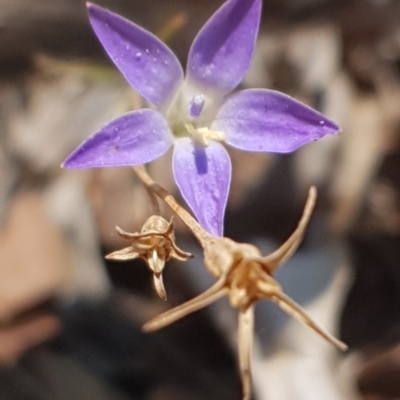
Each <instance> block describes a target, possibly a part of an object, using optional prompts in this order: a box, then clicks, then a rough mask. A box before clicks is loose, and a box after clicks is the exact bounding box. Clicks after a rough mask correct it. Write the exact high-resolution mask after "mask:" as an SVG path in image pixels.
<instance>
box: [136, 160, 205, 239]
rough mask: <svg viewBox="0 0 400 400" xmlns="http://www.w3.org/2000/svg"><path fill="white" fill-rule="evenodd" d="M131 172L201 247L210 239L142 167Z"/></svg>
mask: <svg viewBox="0 0 400 400" xmlns="http://www.w3.org/2000/svg"><path fill="white" fill-rule="evenodd" d="M133 170H134V172H135V173H136V175H137V177H138V178H139V179H140V180H141V181H142V182H143V184H144V185H145V186H146V188H147V189H148V190H149V191H151V192H153V193H154V194H156V195H157V196H158V197H159V198H160V199H161V200H163V201H164V202H165V203H166V204H167V205H168V207H169V208H171V210H172V211H173V212H174V213H175V214H176V215H178V216H179V218H180V219H181V220H182V221H183V222H184V223H185V225H186V226H187V227H188V228H189V229H190V230H191V231H192V233H193V235H194V236H195V237H196V238H197V240H198V241H199V242H200V244H201V245H202V246H204V245H205V244H206V243H207V242H208V241H209V240H210V239H211V238H212V236H211V235H210V234H209V233H208V232H207V231H206V230H205V229H204V228H203V227H202V226H201V225H200V224H199V223H198V222H197V221H196V219H195V218H193V217H192V216H191V215H190V214H189V213H188V212H187V211H186V210H185V209H184V208H183V207H182V206H181V205H180V204H179V203H178V202H177V201H176V200H175V198H174V197H173V196H172V195H171V194H169V193H168V191H167V190H166V189H164V188H163V187H162V186H160V185H159V184H158V183H156V182H154V181H153V179H152V178H151V177H150V176H149V174H148V173H147V172H146V170H145V168H144V167H143V166H142V165H140V166H137V167H133Z"/></svg>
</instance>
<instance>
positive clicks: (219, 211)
mask: <svg viewBox="0 0 400 400" xmlns="http://www.w3.org/2000/svg"><path fill="white" fill-rule="evenodd" d="M172 167H173V173H174V177H175V181H176V184H177V185H178V187H179V189H180V191H181V193H182V196H183V198H184V199H185V201H186V203H187V204H188V205H189V207H190V208H191V209H192V211H193V213H194V215H195V216H196V218H197V219H198V220H199V222H200V223H201V224H202V225H203V227H204V228H205V229H207V230H208V231H209V232H210V233H211V234H213V235H215V236H222V234H223V230H224V213H225V207H226V201H227V199H228V192H229V185H230V181H231V160H230V158H229V155H228V153H227V151H226V150H225V148H224V146H222V145H221V144H220V143H218V142H215V141H210V143H209V146H208V147H202V146H200V145H197V144H195V143H194V142H193V141H192V140H191V139H190V138H182V139H178V140H177V141H176V143H175V147H174V155H173V161H172Z"/></svg>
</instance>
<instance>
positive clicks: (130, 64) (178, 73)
mask: <svg viewBox="0 0 400 400" xmlns="http://www.w3.org/2000/svg"><path fill="white" fill-rule="evenodd" d="M88 13H89V19H90V23H91V25H92V27H93V30H94V31H95V33H96V35H97V37H98V38H99V40H100V42H101V44H102V45H103V47H104V49H105V50H106V52H107V53H108V55H109V56H110V58H111V59H112V61H113V62H114V63H115V65H116V66H117V67H118V69H119V70H120V71H121V72H122V74H123V75H124V76H125V78H126V80H127V81H128V82H129V83H130V84H131V85H132V86H133V87H134V88H135V89H136V90H137V91H138V92H139V93H140V94H141V95H142V96H143V97H144V98H145V99H146V100H148V101H149V102H151V103H153V104H155V105H157V106H160V107H162V106H163V105H165V104H167V103H168V102H169V101H171V100H172V98H173V96H174V94H175V93H176V91H177V89H178V88H179V86H180V84H181V83H182V81H183V71H182V67H181V65H180V63H179V61H178V59H177V58H176V56H175V55H174V53H173V52H172V51H171V50H170V49H169V48H168V47H167V46H166V45H165V44H164V43H162V42H161V41H160V40H159V39H158V38H157V37H156V36H154V35H153V34H151V33H150V32H148V31H146V30H145V29H143V28H141V27H140V26H138V25H136V24H134V23H132V22H130V21H128V20H127V19H125V18H123V17H121V16H119V15H117V14H114V13H112V12H110V11H108V10H106V9H104V8H101V7H99V6H96V5H94V4H89V5H88Z"/></svg>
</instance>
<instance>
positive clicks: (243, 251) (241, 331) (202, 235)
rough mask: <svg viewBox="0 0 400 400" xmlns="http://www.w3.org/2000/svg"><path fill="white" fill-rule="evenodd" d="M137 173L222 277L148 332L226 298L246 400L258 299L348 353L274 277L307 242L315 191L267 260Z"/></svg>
mask: <svg viewBox="0 0 400 400" xmlns="http://www.w3.org/2000/svg"><path fill="white" fill-rule="evenodd" d="M135 170H136V173H137V175H138V176H139V177H140V178H141V179H142V181H143V182H144V183H145V184H146V185H147V186H148V187H149V188H150V189H152V190H153V191H154V193H155V194H157V195H158V196H159V197H161V198H162V199H163V200H164V201H165V202H166V203H167V204H168V205H169V206H170V207H171V208H172V210H173V211H175V212H176V213H177V214H178V215H179V216H180V217H181V219H182V220H183V221H184V222H185V224H186V225H187V226H188V227H189V229H190V230H191V231H192V232H193V234H194V235H195V236H196V238H197V239H198V241H199V242H200V244H201V246H202V247H203V250H204V265H205V267H206V268H207V270H208V271H209V272H210V273H211V274H212V275H214V276H215V277H216V278H217V281H216V283H215V284H214V285H213V286H212V287H211V288H209V289H208V290H206V291H205V292H204V293H202V294H200V295H198V296H197V297H195V298H193V299H192V300H189V301H187V302H186V303H184V304H181V305H179V306H177V307H175V308H172V309H171V310H169V311H166V312H165V313H163V314H161V315H159V316H157V317H155V318H153V319H152V320H150V321H149V322H147V323H146V324H145V325H144V326H143V330H144V331H145V332H152V331H155V330H158V329H160V328H163V327H165V326H167V325H170V324H172V323H173V322H175V321H177V320H179V319H181V318H183V317H185V316H187V315H188V314H191V313H193V312H195V311H198V310H200V309H201V308H203V307H206V306H208V305H210V304H211V303H213V302H214V301H216V300H218V299H220V298H221V297H223V296H227V297H228V299H229V302H230V304H231V306H232V307H234V308H237V309H238V311H239V321H238V348H239V352H238V353H239V364H240V372H241V377H242V384H243V399H244V400H249V399H250V398H251V365H250V357H251V350H252V345H253V338H254V305H255V303H256V302H257V301H259V300H264V299H267V300H271V301H272V302H274V303H276V304H277V305H278V306H279V307H280V308H281V309H282V310H283V311H285V312H286V313H288V314H289V315H290V316H292V317H294V318H296V319H298V320H300V321H301V322H302V323H304V324H306V325H307V326H309V327H310V328H311V329H313V330H314V331H315V332H316V333H317V334H319V335H320V336H321V337H323V338H324V339H326V340H327V341H328V342H330V343H331V344H333V345H334V346H336V347H337V348H338V349H340V350H346V349H347V346H346V345H345V344H344V343H343V342H341V341H340V340H338V339H336V338H335V337H333V336H332V335H330V334H329V333H328V332H326V331H325V330H324V329H322V328H321V327H319V326H318V325H317V324H316V323H315V322H314V321H313V320H312V319H311V318H310V317H309V316H308V315H307V314H306V312H305V310H303V309H302V308H301V307H300V306H299V305H298V304H297V303H296V302H295V301H293V300H292V299H291V298H290V297H288V296H287V295H286V294H285V293H284V292H283V290H282V288H281V286H280V285H279V283H278V282H277V281H276V280H275V279H274V278H273V273H274V272H275V271H276V270H277V269H278V268H279V266H280V265H282V264H283V263H284V262H285V261H286V260H287V259H288V258H289V257H290V256H291V255H292V254H293V253H294V252H295V251H296V249H297V248H298V246H299V244H300V243H301V241H302V239H303V236H304V232H305V229H306V227H307V224H308V222H309V219H310V217H311V214H312V211H313V208H314V205H315V201H316V195H317V192H316V189H315V188H314V187H312V188H311V189H310V191H309V195H308V199H307V202H306V206H305V208H304V212H303V216H302V217H301V219H300V222H299V224H298V226H297V228H296V229H295V231H294V232H293V233H292V235H291V236H290V237H289V238H288V239H287V240H286V242H285V243H284V244H283V245H282V246H281V247H279V248H278V249H277V250H276V251H274V252H273V253H271V254H269V255H268V256H262V255H261V253H260V251H259V249H258V248H257V247H255V246H253V245H251V244H247V243H237V242H235V241H233V240H231V239H228V238H225V237H222V238H221V237H215V236H212V235H210V234H209V233H208V232H206V231H205V230H204V229H203V228H202V227H201V226H200V225H199V224H198V223H197V221H195V220H194V219H193V218H192V217H191V216H190V215H189V214H188V213H187V212H186V211H185V210H184V209H183V208H182V207H180V206H179V204H178V203H177V202H176V201H175V199H174V198H173V197H172V196H171V195H169V194H168V193H167V192H166V191H165V190H164V189H163V188H161V187H160V186H159V185H156V184H155V183H154V182H152V181H151V179H150V178H149V177H148V175H147V174H146V173H145V172H144V170H143V169H135Z"/></svg>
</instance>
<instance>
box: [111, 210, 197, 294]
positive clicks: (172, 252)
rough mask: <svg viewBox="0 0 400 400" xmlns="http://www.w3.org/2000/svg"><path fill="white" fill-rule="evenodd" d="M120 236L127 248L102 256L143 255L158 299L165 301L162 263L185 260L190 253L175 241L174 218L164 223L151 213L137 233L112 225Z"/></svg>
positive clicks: (133, 256) (118, 257) (126, 257)
mask: <svg viewBox="0 0 400 400" xmlns="http://www.w3.org/2000/svg"><path fill="white" fill-rule="evenodd" d="M116 229H117V232H118V234H119V235H120V236H122V237H123V238H124V239H127V240H129V241H130V242H131V245H130V246H129V247H126V248H125V249H122V250H117V251H114V252H113V253H111V254H108V255H107V256H106V258H107V259H109V260H119V261H126V260H132V259H135V258H139V257H140V258H143V259H144V260H145V261H146V263H147V265H148V267H149V268H150V270H151V271H152V272H153V278H154V287H155V289H156V292H157V294H158V295H159V296H160V298H161V299H163V300H167V294H166V291H165V288H164V283H163V278H162V272H163V269H164V265H165V262H166V261H168V260H170V259H171V258H176V259H177V260H180V261H187V260H189V259H190V258H192V257H193V256H192V254H190V253H186V252H185V251H183V250H181V249H180V248H179V247H178V246H177V245H176V244H175V235H174V220H173V218H171V221H170V222H168V221H167V220H166V219H164V218H163V217H160V216H159V215H153V216H151V217H150V218H149V219H147V221H146V222H145V223H144V224H143V227H142V231H141V232H140V233H128V232H125V231H124V230H122V229H121V228H119V227H118V226H117V227H116Z"/></svg>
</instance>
